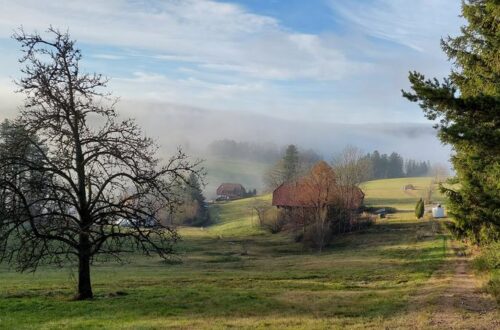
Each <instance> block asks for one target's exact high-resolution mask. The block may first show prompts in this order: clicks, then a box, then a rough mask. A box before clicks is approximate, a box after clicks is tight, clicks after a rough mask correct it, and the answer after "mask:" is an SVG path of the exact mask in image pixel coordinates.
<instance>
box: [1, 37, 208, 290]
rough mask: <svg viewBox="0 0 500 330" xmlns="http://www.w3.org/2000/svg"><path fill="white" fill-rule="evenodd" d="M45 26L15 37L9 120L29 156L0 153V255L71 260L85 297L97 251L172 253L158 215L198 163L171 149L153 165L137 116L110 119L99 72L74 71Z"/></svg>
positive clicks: (35, 262) (27, 264)
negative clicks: (16, 73) (20, 96)
mask: <svg viewBox="0 0 500 330" xmlns="http://www.w3.org/2000/svg"><path fill="white" fill-rule="evenodd" d="M47 33H48V34H49V35H50V38H49V39H47V38H44V37H42V36H41V35H39V34H37V33H35V34H26V33H25V32H24V31H23V30H20V31H19V32H18V33H16V34H15V35H14V39H15V40H17V41H18V42H19V43H20V45H21V49H22V52H23V57H22V58H21V59H20V62H21V63H22V64H24V68H23V69H22V73H23V77H22V78H21V80H20V81H18V82H17V83H18V86H19V89H20V92H22V93H24V95H25V106H24V109H23V110H21V114H20V116H19V118H18V120H17V121H16V125H17V126H18V127H20V128H22V130H21V131H24V132H26V134H24V135H23V136H22V141H23V143H24V144H26V145H29V146H30V148H34V149H36V155H37V157H36V158H32V157H25V156H24V155H23V154H22V153H16V152H14V151H12V150H13V148H6V149H5V150H7V151H6V152H5V153H4V154H3V155H2V157H1V160H0V190H1V191H2V194H3V196H4V198H2V204H1V205H0V208H1V210H0V211H1V216H2V221H1V222H0V258H1V259H2V260H7V261H9V262H11V263H15V264H17V266H18V269H19V270H20V271H25V270H32V271H35V270H36V269H37V267H38V266H39V265H40V264H41V263H57V264H60V263H62V262H64V261H70V262H73V261H77V262H78V274H79V275H78V294H77V297H76V298H77V299H89V298H92V297H93V292H92V286H91V278H90V266H91V264H92V262H93V261H95V260H97V259H99V256H102V257H105V258H106V259H109V257H115V258H117V259H118V260H120V256H121V254H122V253H124V252H132V251H137V250H139V251H142V252H143V253H145V254H148V255H149V254H151V253H155V254H158V255H160V256H161V257H163V258H167V257H168V255H169V254H170V253H172V251H173V250H172V249H173V243H175V241H176V240H177V239H178V235H177V233H176V231H175V229H174V228H172V227H168V226H165V225H162V224H161V222H160V219H159V214H160V212H162V211H165V210H170V211H171V210H173V209H174V208H175V207H176V206H177V205H179V203H181V198H180V197H181V196H178V195H177V194H176V193H175V192H176V191H180V189H178V188H179V185H180V184H181V183H183V182H184V183H185V182H186V178H187V176H188V175H189V174H191V173H195V174H196V175H199V174H200V169H199V166H198V165H199V162H194V163H193V162H191V161H189V159H188V158H187V156H186V155H185V154H184V153H183V152H182V151H181V150H179V151H178V153H177V154H176V155H175V156H173V157H172V158H170V159H169V160H168V161H167V162H166V163H165V164H163V163H161V162H160V160H159V159H158V158H157V157H156V153H157V146H156V145H155V144H154V143H153V141H152V140H151V139H149V138H146V137H143V135H142V132H141V130H140V128H139V127H138V126H137V125H136V124H135V122H134V121H133V120H130V119H127V120H120V119H119V118H118V115H117V113H116V111H115V109H114V104H115V101H113V100H111V99H110V95H109V94H107V93H105V92H102V91H101V90H102V88H104V87H106V83H107V79H106V78H104V77H103V76H101V75H100V74H87V73H83V72H82V71H81V68H80V60H81V52H80V50H79V49H77V48H76V47H75V42H74V41H73V40H71V39H70V36H69V34H68V33H61V32H60V31H58V30H56V29H53V28H50V29H49V30H48V31H47ZM33 136H37V137H38V138H39V141H35V140H34V139H33V138H32V137H33ZM42 146H43V147H42ZM37 184H38V185H37ZM41 188H43V189H41ZM40 192H42V193H40ZM124 223H126V224H127V226H126V227H125V226H123V224H124Z"/></svg>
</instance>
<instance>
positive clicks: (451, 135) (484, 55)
mask: <svg viewBox="0 0 500 330" xmlns="http://www.w3.org/2000/svg"><path fill="white" fill-rule="evenodd" d="M462 14H463V17H464V18H465V19H466V20H467V25H465V26H463V27H462V29H461V35H459V36H458V37H455V38H451V37H448V38H447V39H446V40H442V41H441V44H442V48H443V50H444V52H445V53H446V54H447V55H448V58H449V59H450V60H451V61H453V63H454V69H453V70H452V72H451V74H450V76H449V77H448V78H447V79H444V81H442V82H440V81H438V80H437V79H426V78H425V77H424V75H422V74H420V73H417V72H412V73H410V75H409V80H410V83H411V86H412V89H413V91H412V92H405V91H403V96H404V97H406V98H407V99H409V100H410V101H412V102H419V104H420V106H421V108H422V109H423V111H424V113H425V115H426V117H427V118H428V119H430V120H437V124H436V125H435V127H436V128H437V129H438V135H439V138H440V139H441V141H442V142H444V143H447V144H450V145H452V147H453V150H454V155H453V156H452V159H451V160H452V163H453V166H454V168H455V172H456V178H455V180H454V181H452V182H457V183H459V185H453V186H452V185H448V186H442V187H441V189H442V191H443V192H444V193H446V195H447V196H448V198H449V201H448V214H450V215H451V216H452V217H453V218H454V219H455V223H456V227H457V230H458V233H459V234H461V235H466V236H469V237H471V238H473V239H474V240H475V241H476V242H481V241H486V240H489V239H496V240H498V238H499V236H500V234H499V233H500V211H499V210H500V57H499V56H498V54H500V37H499V36H500V24H499V22H498V17H500V3H499V2H498V0H468V1H465V2H464V3H463V5H462Z"/></svg>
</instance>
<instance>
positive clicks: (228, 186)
mask: <svg viewBox="0 0 500 330" xmlns="http://www.w3.org/2000/svg"><path fill="white" fill-rule="evenodd" d="M243 192H245V188H244V187H243V186H242V185H241V184H239V183H223V184H221V185H220V186H219V188H217V195H230V194H241V193H243Z"/></svg>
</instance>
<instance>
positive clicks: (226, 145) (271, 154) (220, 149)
mask: <svg viewBox="0 0 500 330" xmlns="http://www.w3.org/2000/svg"><path fill="white" fill-rule="evenodd" d="M208 152H209V153H210V154H211V155H213V156H218V157H227V158H236V159H244V160H253V161H262V162H266V163H271V162H275V161H277V160H278V159H279V158H280V157H281V155H280V149H279V147H278V146H276V145H273V144H263V143H262V144H260V143H252V142H245V141H243V142H240V141H234V140H230V139H223V140H217V141H213V142H212V143H210V144H209V146H208Z"/></svg>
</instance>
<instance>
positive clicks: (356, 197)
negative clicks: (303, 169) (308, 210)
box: [272, 180, 365, 209]
mask: <svg viewBox="0 0 500 330" xmlns="http://www.w3.org/2000/svg"><path fill="white" fill-rule="evenodd" d="M319 189H321V188H318V187H317V186H315V185H311V184H309V183H308V182H307V181H306V180H299V181H296V182H292V183H284V184H282V185H280V186H279V187H278V188H276V189H275V190H274V191H273V203H272V204H273V206H280V207H315V206H316V204H317V202H318V196H320V195H321V194H322V192H321V191H319ZM347 189H353V190H351V191H350V192H351V193H352V194H344V195H345V196H351V198H352V200H350V201H349V200H345V199H344V201H345V202H347V204H348V205H350V206H351V207H352V208H353V209H357V208H359V207H360V206H361V205H362V204H363V200H364V197H365V194H364V193H363V191H362V190H361V189H360V188H358V187H356V186H353V187H343V186H336V189H335V192H333V193H331V194H330V195H329V196H328V199H329V203H330V204H334V203H335V202H337V201H338V200H339V197H340V196H341V195H342V192H343V191H347Z"/></svg>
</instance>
